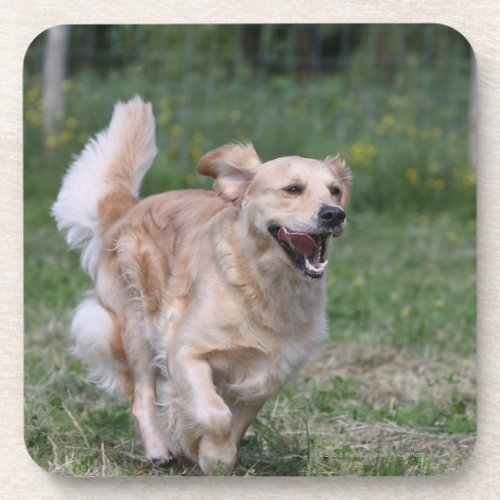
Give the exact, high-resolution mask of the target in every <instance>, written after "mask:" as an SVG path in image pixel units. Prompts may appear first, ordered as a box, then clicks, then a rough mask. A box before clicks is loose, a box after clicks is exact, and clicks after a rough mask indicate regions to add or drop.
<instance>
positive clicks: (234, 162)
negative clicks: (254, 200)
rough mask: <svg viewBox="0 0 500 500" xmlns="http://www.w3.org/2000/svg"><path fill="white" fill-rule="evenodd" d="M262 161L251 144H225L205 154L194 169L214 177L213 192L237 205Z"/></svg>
mask: <svg viewBox="0 0 500 500" xmlns="http://www.w3.org/2000/svg"><path fill="white" fill-rule="evenodd" d="M261 164H262V161H261V160H260V158H259V157H258V156H257V153H256V152H255V149H254V147H253V145H252V144H250V143H248V144H238V143H235V144H226V145H225V146H222V147H220V148H218V149H215V150H213V151H210V152H209V153H207V154H205V155H204V156H203V157H202V158H201V160H200V161H199V162H198V165H197V167H196V169H197V170H198V172H199V173H200V174H202V175H207V176H209V177H215V182H214V188H215V192H216V193H217V194H218V195H219V196H220V197H221V198H223V199H224V200H226V201H230V202H231V203H234V204H236V205H239V204H240V203H241V200H242V196H243V193H244V192H245V189H246V186H247V184H248V182H249V181H250V180H251V179H252V178H253V176H254V175H255V173H256V172H257V169H258V168H259V166H260V165H261Z"/></svg>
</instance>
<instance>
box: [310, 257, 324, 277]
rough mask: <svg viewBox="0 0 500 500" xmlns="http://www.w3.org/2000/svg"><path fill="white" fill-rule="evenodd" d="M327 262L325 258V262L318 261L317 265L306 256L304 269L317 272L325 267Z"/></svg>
mask: <svg viewBox="0 0 500 500" xmlns="http://www.w3.org/2000/svg"><path fill="white" fill-rule="evenodd" d="M327 264H328V261H327V260H325V262H318V264H317V265H313V264H311V263H310V262H309V259H308V258H307V257H306V269H307V270H308V271H313V272H316V273H319V272H321V271H323V270H324V269H325V267H326V265H327Z"/></svg>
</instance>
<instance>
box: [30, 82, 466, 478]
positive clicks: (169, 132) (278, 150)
mask: <svg viewBox="0 0 500 500" xmlns="http://www.w3.org/2000/svg"><path fill="white" fill-rule="evenodd" d="M113 78H114V79H113ZM124 80H125V79H121V80H120V79H119V78H118V77H110V80H109V81H108V82H106V85H107V88H113V89H114V90H115V92H114V93H113V95H109V94H106V93H102V92H101V93H100V91H99V89H100V88H101V87H102V86H103V82H101V81H97V80H92V79H91V77H90V76H88V75H87V76H83V77H82V78H81V79H80V80H75V81H70V80H68V81H66V82H65V91H66V101H67V111H66V114H65V115H64V116H61V117H60V120H59V126H60V132H59V134H58V135H55V136H53V137H49V138H47V139H45V140H44V139H43V137H42V134H41V128H40V124H41V111H42V109H43V102H42V101H41V87H40V81H39V80H38V79H36V78H33V79H31V80H29V81H27V83H26V89H25V90H26V99H25V117H26V120H25V184H24V192H25V205H24V210H25V256H24V258H25V334H26V336H25V435H26V444H27V447H28V450H29V452H30V454H31V456H32V457H33V458H34V460H35V461H36V462H37V463H38V464H39V465H41V466H42V467H43V468H45V469H47V470H50V471H54V472H58V473H60V474H64V475H71V476H73V475H84V476H117V475H132V476H135V475H164V474H167V475H168V474H188V473H189V472H190V471H185V470H183V469H182V468H181V467H177V468H173V469H170V470H167V471H165V470H159V469H156V468H154V467H153V466H151V465H150V464H148V463H147V462H146V461H145V460H144V458H143V454H142V449H141V444H140V441H139V439H138V436H137V433H136V431H135V429H134V425H133V422H132V419H131V416H130V414H129V411H128V404H127V402H126V401H124V400H122V399H120V398H119V397H115V396H109V395H105V394H103V393H102V392H101V391H99V390H98V389H97V388H96V387H94V386H93V385H91V384H89V383H88V381H87V380H86V374H85V371H84V369H83V367H82V365H81V364H80V362H79V361H78V360H76V359H74V358H71V357H70V356H68V354H67V349H68V347H69V343H68V339H69V335H68V329H69V323H70V318H71V313H72V308H73V307H74V306H75V305H76V304H77V302H78V298H79V296H80V295H81V294H82V293H83V292H84V291H85V290H87V289H88V288H90V286H91V284H90V281H89V278H88V277H86V276H85V275H84V274H83V272H82V271H81V270H80V269H79V266H78V256H77V255H76V254H75V253H72V252H69V251H68V250H67V248H66V246H65V243H64V240H63V237H62V235H60V234H58V233H57V232H56V229H55V225H54V222H53V221H52V220H51V219H50V216H49V210H50V206H51V203H52V202H53V200H54V198H55V196H56V194H57V191H58V188H59V185H60V181H61V178H62V175H63V172H64V170H65V168H66V167H67V165H68V163H69V162H70V160H71V156H72V155H74V154H76V153H77V152H78V151H79V149H80V148H81V146H82V144H83V143H84V142H85V140H86V139H87V138H88V135H89V134H92V133H95V132H96V131H97V130H98V129H99V128H101V127H102V126H104V125H105V123H106V122H107V120H108V117H109V116H108V115H109V111H110V110H111V107H112V103H113V102H114V101H115V100H116V99H117V98H125V97H129V96H130V95H131V92H130V88H133V86H134V85H133V83H134V82H133V81H131V82H130V81H129V82H128V84H129V87H126V86H125V84H124V83H123V81H124ZM198 83H200V85H201V83H202V82H192V85H191V96H186V95H184V97H183V95H182V94H180V93H179V92H180V91H179V92H178V91H175V92H174V94H173V96H171V97H169V96H166V92H167V91H165V90H164V89H161V90H160V89H159V88H157V89H155V88H147V89H144V88H142V89H141V90H144V92H143V93H144V94H145V95H146V96H148V97H150V98H151V99H152V100H153V104H154V109H155V113H156V116H157V119H158V143H159V146H160V154H159V158H158V160H157V161H156V164H155V168H154V171H153V172H152V173H151V175H150V176H148V178H147V179H146V182H145V186H144V188H145V189H144V193H145V194H149V193H152V192H157V191H161V190H164V189H168V188H177V187H183V186H189V187H193V186H202V187H208V186H209V185H210V183H207V182H204V181H202V180H200V179H198V178H197V177H196V176H195V175H194V174H193V173H194V164H195V162H196V160H197V159H198V158H199V156H201V154H202V153H203V152H205V151H206V150H208V149H210V148H211V147H215V146H217V145H220V144H222V143H224V142H228V141H229V140H231V139H234V138H236V139H242V138H243V135H245V136H247V137H250V138H252V139H254V136H256V138H255V139H254V140H255V142H256V147H257V151H258V152H260V153H261V155H262V156H263V158H265V159H267V158H270V157H273V156H277V155H280V154H290V153H299V154H304V155H311V156H315V157H322V156H325V155H326V154H330V153H335V152H337V151H338V150H339V149H340V152H342V153H343V154H344V155H345V156H346V157H347V158H348V160H349V162H350V164H351V166H352V168H353V173H354V178H355V187H354V195H353V203H352V207H351V209H350V211H349V213H348V215H349V221H350V227H349V229H348V231H347V232H346V234H345V235H344V236H343V237H342V238H340V239H339V240H338V241H337V242H336V247H335V249H334V253H333V256H332V260H331V263H330V265H329V276H328V283H329V285H328V293H329V300H328V319H329V325H330V337H329V340H328V341H327V342H325V343H324V344H323V345H321V346H320V348H319V349H318V350H317V351H316V352H315V354H314V356H313V358H312V359H311V360H310V362H309V363H308V364H307V365H306V367H305V368H304V369H303V370H302V371H301V372H300V374H299V375H298V377H297V378H296V379H295V380H294V381H293V382H292V383H291V384H289V386H287V387H286V388H285V389H284V390H283V391H281V392H280V393H279V395H278V396H277V397H276V398H275V399H274V400H272V401H269V402H268V404H267V405H266V406H265V408H264V409H263V411H262V412H261V414H260V415H259V417H258V419H257V420H256V422H255V424H254V425H253V426H252V427H251V428H250V430H249V432H248V433H247V435H246V437H245V438H244V440H243V443H242V448H241V452H240V461H239V464H238V465H237V467H236V469H235V472H234V474H236V475H247V476H254V475H311V476H314V475H367V476H370V475H429V474H439V473H443V472H446V471H448V470H451V469H454V468H456V467H458V466H460V465H461V464H462V463H464V461H465V460H466V459H467V457H468V455H469V454H470V452H471V449H472V447H473V444H474V439H475V431H476V396H475V317H476V309H475V227H476V226H475V224H476V223H475V206H474V201H475V180H474V175H473V174H472V173H471V171H470V169H469V167H468V165H467V136H466V127H465V128H464V126H463V122H461V121H460V120H459V119H457V122H456V124H457V125H456V127H454V128H453V127H449V126H447V125H446V123H445V121H444V118H443V116H444V114H445V113H444V112H443V113H441V112H440V109H441V108H439V107H438V100H436V102H434V103H433V102H427V103H426V106H429V107H432V106H433V105H435V106H436V111H435V114H434V118H435V120H434V123H432V124H429V125H427V126H426V127H425V128H422V127H419V126H418V118H417V115H418V100H416V99H415V98H414V97H413V96H412V95H411V93H409V94H408V95H383V93H382V89H379V90H380V93H379V94H377V89H374V91H373V93H372V95H373V96H378V95H380V99H378V100H375V101H374V104H373V109H372V119H371V120H367V121H363V119H362V118H363V110H362V109H360V108H359V106H358V105H357V104H356V99H355V97H353V96H351V97H348V98H346V100H345V102H343V103H342V104H338V103H337V102H336V103H335V104H332V106H337V107H338V106H340V108H342V109H341V115H342V116H346V117H349V120H350V121H349V123H347V122H346V127H347V128H348V133H347V134H345V137H344V139H343V141H340V145H339V148H338V149H336V150H335V151H332V150H331V147H332V146H331V134H328V133H327V131H325V130H326V129H327V128H328V124H329V123H332V121H334V118H332V116H334V114H332V109H333V108H331V109H330V108H329V107H328V106H325V107H324V109H323V108H322V107H321V106H320V105H316V106H312V105H311V104H310V103H308V102H306V101H304V100H300V99H298V98H297V99H296V97H297V96H298V95H299V94H300V91H297V90H295V92H296V95H295V94H294V95H295V97H293V96H292V97H291V98H287V103H288V104H287V107H285V108H284V109H285V110H286V111H285V112H286V113H287V116H288V119H287V121H286V123H285V125H283V127H282V128H280V123H281V122H280V120H279V117H278V118H277V117H276V115H277V113H278V111H279V110H280V106H282V105H284V104H283V102H282V101H280V100H279V96H280V94H279V92H278V93H276V91H275V90H273V89H272V88H264V90H263V91H262V96H261V94H258V96H257V97H258V98H260V97H262V99H264V97H263V96H264V95H265V94H266V92H267V94H268V97H267V101H266V103H265V104H266V106H260V109H265V110H266V113H265V116H259V117H258V119H257V121H258V123H257V122H255V121H252V117H251V116H253V115H252V113H251V111H252V110H251V108H252V106H254V105H255V103H251V102H246V103H242V105H241V108H240V109H229V108H227V109H225V108H224V96H223V95H222V94H221V95H220V96H218V97H217V99H213V100H212V101H210V102H211V103H213V106H214V108H213V109H212V108H206V104H205V107H203V106H204V103H203V99H201V98H199V100H198V101H197V100H196V98H197V96H198V97H199V95H200V94H202V91H201V90H200V92H198V91H197V90H196V89H197V87H196V85H198ZM282 83H283V82H282ZM337 87H338V86H337ZM337 87H336V82H335V80H331V81H324V82H319V83H318V84H317V86H316V87H314V88H313V91H311V92H312V93H313V94H314V95H316V96H319V97H321V96H323V94H325V96H326V97H325V99H327V100H328V99H329V97H328V92H330V91H331V89H333V92H336V90H335V89H336V88H337ZM127 88H128V89H129V90H128V91H127ZM200 88H201V87H200ZM86 89H95V91H89V90H86ZM247 90H248V91H249V92H251V91H252V90H254V89H247ZM212 92H214V93H215V92H217V90H216V88H214V89H212ZM273 92H275V94H273ZM272 95H275V97H276V99H274V100H273V98H272V97H269V96H272ZM259 96H260V97H259ZM212 97H213V96H212ZM319 97H318V98H319ZM188 98H192V99H193V104H192V107H193V109H190V110H188V111H189V112H188V113H187V115H186V116H187V118H186V116H184V115H183V113H185V111H186V110H185V108H184V107H183V102H185V100H186V99H188ZM319 102H321V101H319ZM325 102H326V101H325ZM328 102H330V101H328ZM311 106H312V107H314V109H312V108H311ZM197 109H202V111H200V113H202V117H203V119H200V121H199V123H198V122H197V123H193V122H189V116H194V117H196V116H197V114H196V113H197ZM335 109H337V108H335ZM183 110H184V111H183ZM445 111H446V110H445ZM323 112H324V115H323V114H322V113H323ZM454 112H456V110H455V111H454ZM311 113H312V114H314V117H315V118H314V120H315V122H314V123H313V125H311V124H310V123H309V121H308V119H307V117H308V116H310V115H311ZM448 114H449V113H448ZM183 116H184V117H183ZM457 118H460V116H458V115H457ZM267 119H268V121H266V120H267ZM183 120H185V121H183ZM186 120H187V121H186ZM228 120H229V122H231V120H232V121H233V122H234V123H233V124H232V125H231V126H229V125H227V124H228ZM318 123H319V126H318ZM310 127H312V128H313V132H314V133H313V134H309V136H308V138H309V140H308V141H306V140H305V137H306V132H307V131H308V130H309V128H310ZM253 132H255V134H254V133H253ZM284 149H286V151H285V150H284ZM184 164H189V165H191V167H189V168H185V167H184V166H182V165H184ZM177 165H181V166H182V168H177Z"/></svg>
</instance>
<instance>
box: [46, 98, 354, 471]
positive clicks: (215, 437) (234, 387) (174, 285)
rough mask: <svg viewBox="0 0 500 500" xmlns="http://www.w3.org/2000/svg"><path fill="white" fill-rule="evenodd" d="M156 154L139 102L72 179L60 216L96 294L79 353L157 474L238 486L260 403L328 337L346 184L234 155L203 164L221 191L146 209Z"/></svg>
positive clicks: (339, 171) (341, 173)
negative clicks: (334, 248) (330, 282)
mask: <svg viewBox="0 0 500 500" xmlns="http://www.w3.org/2000/svg"><path fill="white" fill-rule="evenodd" d="M156 152H157V149H156V145H155V124H154V117H153V113H152V109H151V105H150V104H149V103H145V102H144V101H142V100H141V99H140V98H139V97H135V98H134V99H132V100H130V101H128V102H126V103H118V104H117V105H116V107H115V109H114V112H113V117H112V120H111V123H110V125H109V127H108V128H107V129H105V130H104V131H102V132H100V133H99V134H97V136H96V137H95V138H94V139H92V140H90V141H89V142H88V144H87V145H86V146H85V148H84V150H83V152H82V153H81V154H80V156H79V157H77V158H76V160H75V161H74V163H73V164H72V166H71V167H70V169H69V170H68V172H67V174H66V176H65V178H64V180H63V184H62V188H61V191H60V193H59V195H58V198H57V200H56V202H55V203H54V205H53V208H52V213H53V215H54V217H55V219H56V221H57V225H58V228H59V229H60V230H66V231H67V235H66V239H67V242H68V244H69V246H70V247H73V248H74V247H79V248H81V250H82V256H81V263H82V267H83V268H84V270H85V271H86V272H87V273H88V274H89V275H90V277H91V278H92V280H93V283H94V288H93V290H92V291H90V292H88V295H86V297H85V298H84V300H83V301H82V302H81V303H80V305H79V306H78V308H77V309H76V311H75V314H74V317H73V321H72V326H71V332H72V340H73V346H74V347H73V351H74V353H75V354H76V355H77V356H78V357H79V358H80V359H81V360H82V361H83V362H84V364H85V365H87V366H88V368H89V373H90V376H91V377H92V378H93V379H94V380H95V381H97V382H98V383H99V384H100V385H101V386H102V387H103V388H104V389H107V390H114V389H117V390H122V391H123V392H124V393H125V394H126V395H128V396H129V397H130V401H131V412H132V414H133V416H134V419H135V422H136V424H137V428H138V431H139V433H140V435H141V438H142V443H143V446H144V451H145V454H146V456H147V458H148V459H149V460H151V461H153V462H154V463H157V464H161V465H168V464H170V463H171V462H172V461H174V460H175V459H182V460H186V461H188V462H191V463H193V464H197V465H199V467H200V468H201V471H202V472H203V473H205V474H229V473H230V472H231V471H232V469H233V467H234V465H235V462H236V459H237V450H238V446H239V442H240V440H241V438H242V436H243V434H244V433H245V431H246V429H247V428H248V426H249V425H250V423H251V422H252V421H253V419H254V418H255V416H256V415H257V413H258V412H259V410H260V409H261V407H262V405H263V404H264V402H265V401H266V400H267V399H268V398H269V397H271V396H273V395H274V394H275V393H276V392H277V391H278V390H279V389H280V388H281V387H283V385H284V384H285V383H286V382H287V381H288V380H289V379H290V377H291V376H292V375H293V374H295V373H296V371H297V370H298V369H299V367H300V366H301V365H302V364H303V363H304V362H305V360H306V358H307V357H308V355H309V354H310V353H311V350H312V348H313V346H314V345H315V344H317V343H318V341H320V340H321V339H323V338H324V336H325V335H326V320H325V302H326V282H325V278H324V274H325V269H326V266H327V256H328V255H329V251H330V246H331V241H332V239H333V238H335V237H337V236H339V235H340V234H342V232H343V231H344V229H345V227H346V216H345V212H344V209H345V208H346V205H347V203H348V200H349V197H350V192H351V174H350V171H349V169H348V167H347V166H346V164H345V162H344V161H343V160H342V159H340V158H339V157H338V156H335V157H327V158H326V159H325V160H324V161H318V160H313V159H309V158H302V157H300V156H287V157H283V158H277V159H274V160H271V161H267V162H263V161H261V160H260V159H259V157H258V156H257V153H256V152H255V150H254V148H253V146H252V145H251V144H238V143H235V144H228V145H225V146H222V147H220V148H219V149H216V150H214V151H211V152H209V153H207V154H206V155H205V156H203V157H202V158H201V160H200V161H199V163H198V166H197V170H198V172H199V173H200V174H202V175H206V176H210V177H213V178H214V179H215V181H214V187H215V192H212V191H205V190H179V191H171V192H167V193H163V194H159V195H155V196H150V197H147V198H145V199H143V200H139V198H138V191H139V185H140V183H141V180H142V178H143V176H144V174H145V173H146V171H147V170H148V168H149V167H150V165H151V163H152V161H153V159H154V157H155V155H156Z"/></svg>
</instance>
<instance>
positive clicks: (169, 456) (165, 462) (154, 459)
mask: <svg viewBox="0 0 500 500" xmlns="http://www.w3.org/2000/svg"><path fill="white" fill-rule="evenodd" d="M179 457H180V450H179V449H178V448H177V447H176V446H172V447H157V448H154V449H152V450H148V452H147V453H146V458H147V459H148V460H149V461H150V462H151V463H152V464H153V465H154V466H155V467H158V468H167V467H172V466H173V465H175V464H176V463H177V462H178V459H179Z"/></svg>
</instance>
